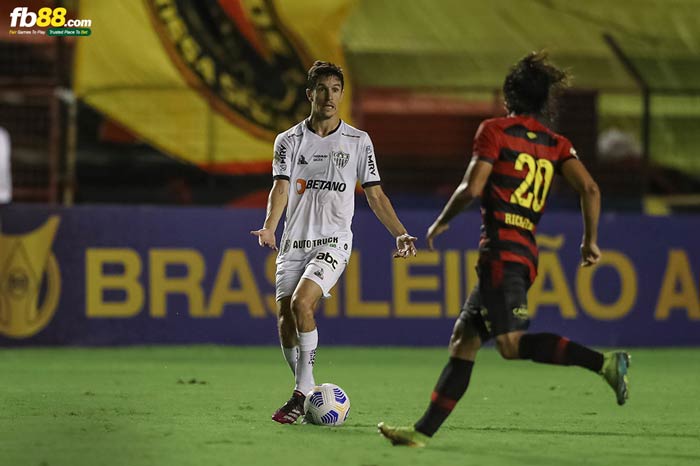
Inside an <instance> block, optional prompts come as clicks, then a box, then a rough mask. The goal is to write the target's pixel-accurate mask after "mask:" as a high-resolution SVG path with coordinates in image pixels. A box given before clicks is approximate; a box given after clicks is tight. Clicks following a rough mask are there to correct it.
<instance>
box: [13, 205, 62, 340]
mask: <svg viewBox="0 0 700 466" xmlns="http://www.w3.org/2000/svg"><path fill="white" fill-rule="evenodd" d="M59 223H60V220H59V218H58V217H57V216H52V217H49V219H48V220H47V221H46V223H44V225H42V226H41V227H39V228H37V229H36V230H34V231H32V232H29V233H26V234H23V235H0V264H2V266H1V267H0V335H4V336H7V337H10V338H18V339H19V338H28V337H31V336H32V335H35V334H36V333H38V332H39V331H40V330H42V329H43V328H44V327H46V326H47V325H48V324H49V322H51V319H52V317H53V315H54V313H55V311H56V308H57V307H58V301H59V298H60V295H61V271H60V269H59V267H58V261H57V260H56V256H54V254H53V253H52V252H51V246H52V244H53V241H54V238H55V237H56V230H58V225H59ZM40 300H41V303H39V301H40Z"/></svg>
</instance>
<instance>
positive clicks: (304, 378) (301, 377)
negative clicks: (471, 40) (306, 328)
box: [294, 329, 318, 395]
mask: <svg viewBox="0 0 700 466" xmlns="http://www.w3.org/2000/svg"><path fill="white" fill-rule="evenodd" d="M317 346H318V331H317V329H313V330H312V331H310V332H299V359H298V360H297V370H296V373H295V376H296V377H295V379H296V386H295V387H294V390H298V391H300V392H301V393H303V394H304V395H306V394H307V393H308V392H309V390H311V389H312V388H314V385H316V383H315V382H314V363H315V362H316V347H317Z"/></svg>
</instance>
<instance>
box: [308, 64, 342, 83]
mask: <svg viewBox="0 0 700 466" xmlns="http://www.w3.org/2000/svg"><path fill="white" fill-rule="evenodd" d="M325 76H335V77H336V78H338V79H339V80H340V88H341V89H344V88H345V78H344V77H343V69H342V68H341V67H339V66H338V65H336V64H335V63H331V62H328V61H321V60H316V61H315V62H314V64H313V65H311V68H309V75H308V78H307V80H306V87H307V89H314V88H315V87H316V84H318V80H319V79H320V78H322V77H325Z"/></svg>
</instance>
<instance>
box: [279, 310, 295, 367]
mask: <svg viewBox="0 0 700 466" xmlns="http://www.w3.org/2000/svg"><path fill="white" fill-rule="evenodd" d="M277 331H278V333H279V337H280V345H281V346H282V354H284V359H285V360H286V361H287V364H288V365H289V368H290V369H291V370H292V374H294V373H295V371H296V367H297V359H298V358H299V336H298V335H297V326H296V322H295V320H294V314H293V313H292V297H291V296H285V297H284V298H281V299H280V300H278V301H277Z"/></svg>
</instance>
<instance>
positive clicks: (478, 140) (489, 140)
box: [472, 122, 499, 163]
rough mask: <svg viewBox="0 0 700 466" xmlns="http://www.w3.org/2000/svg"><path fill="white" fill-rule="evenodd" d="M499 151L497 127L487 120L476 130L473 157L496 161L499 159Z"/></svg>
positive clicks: (485, 160)
mask: <svg viewBox="0 0 700 466" xmlns="http://www.w3.org/2000/svg"><path fill="white" fill-rule="evenodd" d="M498 152H499V150H498V140H497V135H496V130H495V128H494V127H493V125H490V124H488V123H487V122H483V123H481V125H479V129H478V130H477V131H476V136H474V147H473V150H472V158H473V159H477V160H483V161H484V162H488V163H494V162H495V161H496V160H498Z"/></svg>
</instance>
